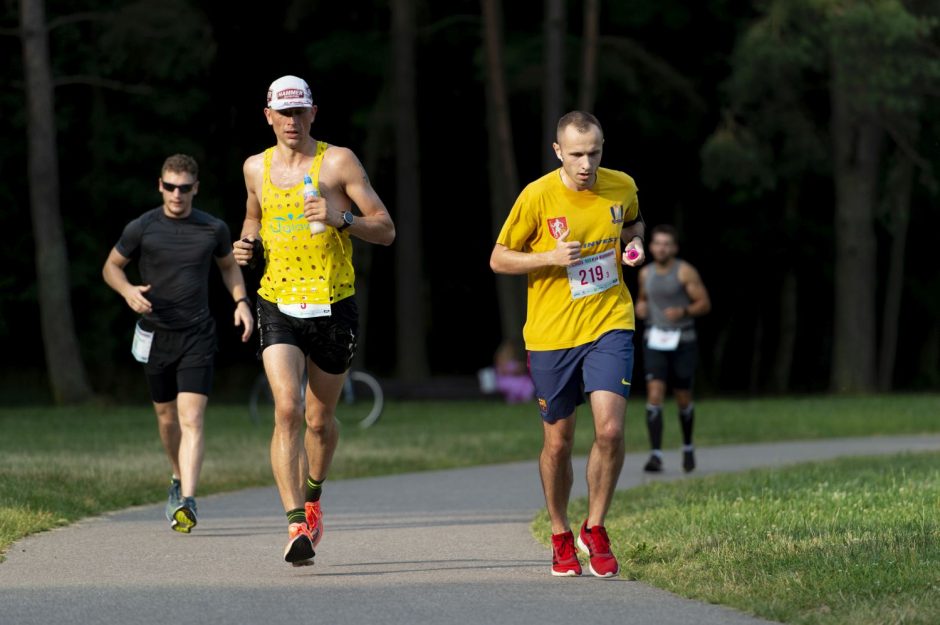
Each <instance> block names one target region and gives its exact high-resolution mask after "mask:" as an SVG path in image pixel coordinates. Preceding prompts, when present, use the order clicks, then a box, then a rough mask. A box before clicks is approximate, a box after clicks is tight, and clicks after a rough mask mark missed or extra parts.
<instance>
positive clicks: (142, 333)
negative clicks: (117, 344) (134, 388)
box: [131, 321, 153, 363]
mask: <svg viewBox="0 0 940 625" xmlns="http://www.w3.org/2000/svg"><path fill="white" fill-rule="evenodd" d="M152 346H153V332H147V331H146V330H144V329H142V328H141V327H140V322H139V321H138V322H137V325H135V326H134V341H133V342H132V343H131V354H133V355H134V359H135V360H136V361H137V362H143V363H146V362H149V361H150V348H151V347H152Z"/></svg>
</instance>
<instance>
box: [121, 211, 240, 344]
mask: <svg viewBox="0 0 940 625" xmlns="http://www.w3.org/2000/svg"><path fill="white" fill-rule="evenodd" d="M230 236H231V235H230V234H229V229H228V226H226V225H225V222H224V221H222V220H221V219H218V218H216V217H213V216H212V215H210V214H208V213H206V212H203V211H200V210H196V209H193V210H192V212H191V213H190V214H189V216H188V217H186V218H184V219H171V218H170V217H167V216H166V215H165V214H164V213H163V207H162V206H160V207H158V208H155V209H153V210H149V211H147V212H146V213H144V214H143V215H141V216H140V217H138V218H137V219H135V220H134V221H132V222H130V223H129V224H127V226H126V227H125V228H124V232H123V233H122V234H121V239H120V240H119V241H118V243H117V245H116V246H115V248H116V249H117V251H118V252H120V253H121V255H122V256H124V257H125V258H131V259H136V260H137V261H138V263H139V267H140V277H141V279H142V280H143V284H149V285H151V288H150V290H149V291H147V292H146V293H145V294H144V296H145V297H146V298H147V299H148V300H150V303H151V304H152V305H153V312H151V313H149V314H147V315H144V318H145V319H147V321H149V322H151V323H152V324H153V325H155V326H156V327H158V328H164V329H169V330H179V329H182V328H188V327H189V326H192V325H194V324H197V323H200V322H201V321H204V320H205V319H207V318H208V317H209V316H210V311H209V263H210V260H211V259H212V257H213V256H214V257H216V258H224V257H225V256H228V255H229V254H231V253H232V242H231V239H230Z"/></svg>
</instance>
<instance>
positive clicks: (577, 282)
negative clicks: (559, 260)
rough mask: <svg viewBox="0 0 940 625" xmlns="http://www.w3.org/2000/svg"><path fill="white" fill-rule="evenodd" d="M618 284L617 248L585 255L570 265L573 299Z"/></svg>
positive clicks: (569, 280)
mask: <svg viewBox="0 0 940 625" xmlns="http://www.w3.org/2000/svg"><path fill="white" fill-rule="evenodd" d="M618 284H620V273H619V272H618V271H617V250H607V251H606V252H601V253H600V254H594V255H593V256H585V257H584V258H582V259H581V260H579V261H578V262H576V263H575V264H573V265H571V266H570V267H568V286H569V287H570V288H571V299H580V298H582V297H587V296H588V295H594V294H596V293H602V292H604V291H606V290H607V289H610V288H613V287H615V286H617V285H618Z"/></svg>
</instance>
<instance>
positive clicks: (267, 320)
mask: <svg viewBox="0 0 940 625" xmlns="http://www.w3.org/2000/svg"><path fill="white" fill-rule="evenodd" d="M358 332H359V308H358V307H357V306H356V301H355V300H354V299H353V298H352V297H347V298H345V299H341V300H340V301H338V302H336V303H335V304H332V305H331V307H330V316H329V317H310V318H307V319H299V318H297V317H291V316H290V315H286V314H284V313H283V312H281V311H280V310H279V309H278V307H277V304H272V303H271V302H269V301H267V300H265V299H264V298H261V297H259V298H258V336H259V340H260V343H261V346H260V348H259V349H258V357H259V358H260V357H261V352H263V351H264V350H265V348H267V347H270V346H271V345H278V344H287V345H294V346H296V347H299V348H300V350H301V351H302V352H303V353H304V356H306V357H308V358H309V359H310V360H312V361H313V363H314V364H315V365H316V366H317V367H319V368H320V369H322V370H323V371H325V372H326V373H331V374H334V375H338V374H340V373H345V372H346V370H347V369H349V365H350V364H351V363H352V359H353V356H355V355H356V336H357V334H358Z"/></svg>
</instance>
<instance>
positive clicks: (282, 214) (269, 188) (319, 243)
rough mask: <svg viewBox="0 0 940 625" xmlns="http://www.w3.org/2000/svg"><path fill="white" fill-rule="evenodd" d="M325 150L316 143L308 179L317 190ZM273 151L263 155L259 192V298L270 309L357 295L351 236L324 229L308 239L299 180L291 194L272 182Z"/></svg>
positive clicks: (325, 146)
mask: <svg viewBox="0 0 940 625" xmlns="http://www.w3.org/2000/svg"><path fill="white" fill-rule="evenodd" d="M328 147H329V145H328V144H326V143H324V142H323V141H318V142H317V153H316V156H315V157H314V159H313V164H312V165H311V166H310V172H309V173H310V178H311V179H312V180H313V184H314V186H317V187H319V181H320V165H321V163H322V162H323V154H324V153H325V152H326V149H327V148H328ZM273 155H274V148H268V149H267V150H265V152H264V181H263V183H262V188H261V240H262V241H263V242H264V260H265V262H266V266H265V270H264V275H263V276H261V286H260V287H259V288H258V295H260V296H261V297H263V298H264V299H266V300H267V301H269V302H271V303H272V304H302V303H309V304H334V303H336V302H338V301H340V300H342V299H345V298H347V297H349V296H350V295H352V294H354V293H355V292H356V289H355V280H356V276H355V272H354V271H353V264H352V241H350V240H349V234H347V233H345V232H339V231H337V230H336V229H335V228H332V227H330V226H327V228H326V230H325V231H324V232H321V233H319V234H311V232H310V222H308V221H307V220H306V219H305V218H304V185H303V181H301V182H299V183H297V184H296V185H294V186H293V187H291V188H290V189H281V188H279V187H275V186H274V184H273V183H272V182H271V158H272V157H273Z"/></svg>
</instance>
